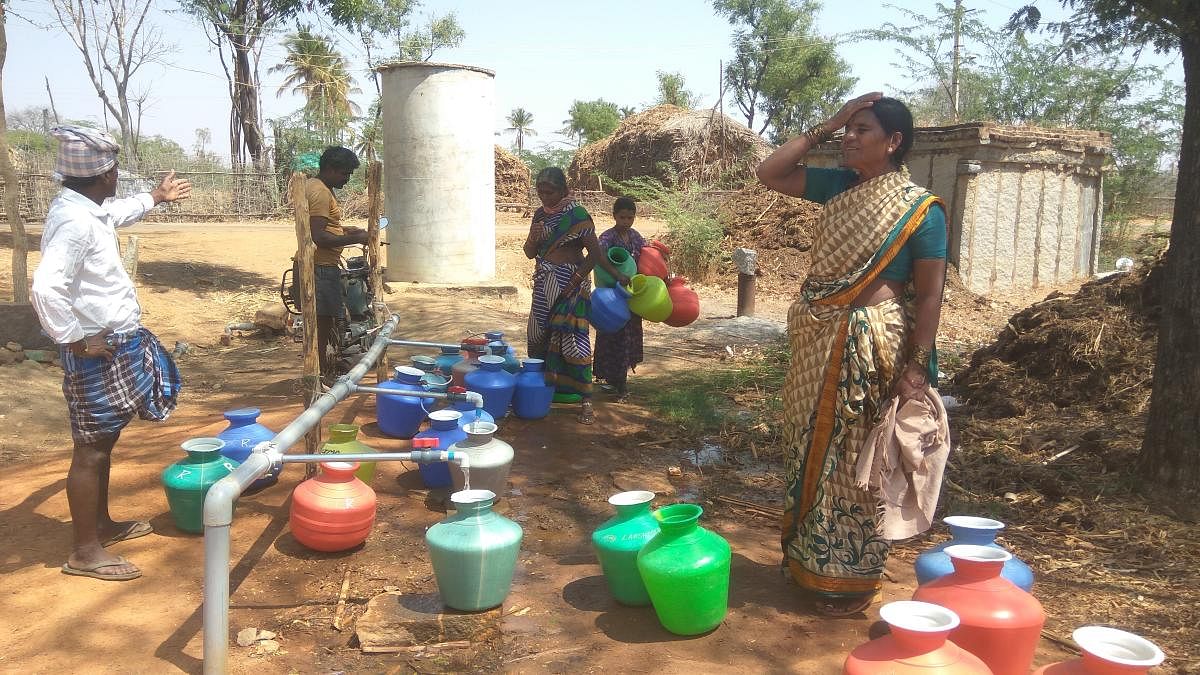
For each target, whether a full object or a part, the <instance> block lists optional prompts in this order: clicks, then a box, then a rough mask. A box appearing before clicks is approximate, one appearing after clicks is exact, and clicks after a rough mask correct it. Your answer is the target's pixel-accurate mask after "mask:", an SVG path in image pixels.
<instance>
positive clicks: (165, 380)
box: [31, 126, 192, 581]
mask: <svg viewBox="0 0 1200 675" xmlns="http://www.w3.org/2000/svg"><path fill="white" fill-rule="evenodd" d="M51 133H52V134H53V135H54V136H55V138H57V139H58V140H59V151H58V160H57V162H56V164H55V171H56V172H57V173H58V174H59V175H61V176H62V184H63V190H62V192H60V193H59V194H58V196H57V197H55V198H54V201H53V202H51V204H50V210H49V212H48V213H47V215H46V225H45V227H44V228H43V230H42V259H41V262H40V263H39V264H38V267H37V269H36V270H35V271H34V273H33V286H32V287H31V296H32V300H33V306H34V309H35V310H36V311H37V314H38V319H39V320H40V321H41V324H42V328H43V329H44V330H45V331H46V333H47V334H48V335H49V336H50V337H51V338H52V339H53V340H54V341H55V342H57V343H58V344H59V349H60V353H61V356H62V361H63V395H64V396H65V398H66V400H67V408H68V410H69V411H70V418H71V436H72V439H73V440H74V454H73V456H72V459H71V469H70V472H69V473H68V474H67V501H68V502H69V504H70V507H71V524H72V528H73V533H74V545H73V550H72V553H71V556H70V558H68V560H67V562H66V563H65V564H64V565H63V567H62V570H63V572H64V573H66V574H72V575H77V576H86V577H93V578H97V579H106V580H115V581H124V580H128V579H135V578H137V577H139V576H141V570H139V569H138V568H137V566H135V565H134V564H132V563H130V562H129V561H127V560H125V559H124V558H122V557H120V556H117V555H113V554H111V553H109V552H108V551H106V550H105V548H104V547H105V546H109V545H111V544H115V543H117V542H119V541H125V540H128V539H133V538H136V537H140V536H143V535H146V534H149V533H150V532H151V531H152V530H151V527H150V524H149V523H148V522H145V521H127V522H117V521H114V520H113V519H112V517H111V516H110V515H109V511H108V477H109V469H110V467H111V455H112V449H113V446H114V445H116V442H117V439H118V438H119V437H120V435H121V430H122V429H124V428H125V425H127V424H128V423H129V422H130V420H132V419H133V417H134V415H137V416H138V417H140V418H142V419H148V420H158V421H161V420H164V419H166V418H167V416H168V415H169V414H170V413H171V411H172V410H174V408H175V401H176V399H177V397H178V394H179V386H180V380H179V371H178V370H177V369H176V368H175V364H174V362H172V361H171V357H170V355H168V354H167V353H166V351H165V350H164V349H163V347H162V345H161V344H160V343H159V342H158V339H157V338H155V337H154V335H153V334H152V333H150V331H148V330H146V329H145V328H143V327H142V326H141V307H140V306H139V305H138V302H137V293H136V292H135V291H134V288H133V282H132V280H130V278H129V275H128V274H127V273H126V272H125V268H124V266H123V265H122V264H121V257H120V253H119V252H118V250H117V244H116V238H115V237H114V234H113V229H114V228H117V227H122V226H125V225H131V224H133V223H135V222H137V221H138V220H139V219H140V218H141V217H142V216H144V215H145V214H146V213H147V212H149V211H150V209H152V208H154V206H155V205H156V204H159V203H161V202H170V201H175V200H177V199H185V198H187V197H188V196H189V195H190V194H191V189H192V188H191V183H189V182H188V181H186V180H177V179H176V178H175V172H173V171H172V172H171V173H170V174H168V175H167V176H166V177H165V178H164V179H163V180H162V183H161V184H160V185H159V186H158V187H157V188H155V189H154V190H153V191H151V192H148V193H142V194H139V195H136V196H133V197H129V198H127V199H112V197H113V196H114V195H115V194H116V191H117V151H118V146H117V144H116V143H114V142H113V139H112V138H111V137H109V136H108V135H107V134H104V133H102V132H100V131H97V130H95V129H89V128H86V127H76V126H63V127H57V128H55V129H54V130H53V131H52V132H51Z"/></svg>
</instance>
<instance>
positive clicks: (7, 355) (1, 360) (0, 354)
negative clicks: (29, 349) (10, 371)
mask: <svg viewBox="0 0 1200 675" xmlns="http://www.w3.org/2000/svg"><path fill="white" fill-rule="evenodd" d="M24 360H25V352H10V351H8V350H7V349H0V366H7V365H11V364H13V363H20V362H22V361H24Z"/></svg>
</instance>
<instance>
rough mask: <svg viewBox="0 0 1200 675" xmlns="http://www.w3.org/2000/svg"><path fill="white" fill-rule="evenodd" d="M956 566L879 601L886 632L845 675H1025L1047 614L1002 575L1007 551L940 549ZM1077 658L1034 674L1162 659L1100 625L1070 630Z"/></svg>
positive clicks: (1132, 669) (1146, 665) (1142, 666)
mask: <svg viewBox="0 0 1200 675" xmlns="http://www.w3.org/2000/svg"><path fill="white" fill-rule="evenodd" d="M944 553H945V554H946V555H948V556H949V558H950V562H951V564H952V565H953V571H952V572H951V573H950V574H947V575H945V576H941V577H938V578H936V579H934V580H932V581H929V582H928V583H923V584H921V585H920V586H919V587H918V588H917V590H916V592H915V593H913V601H912V602H895V603H890V604H887V605H884V607H883V608H882V610H881V611H880V615H881V616H882V618H883V619H884V621H886V622H887V623H888V624H889V625H890V626H891V632H890V633H889V634H888V635H886V636H884V637H881V638H878V639H876V640H873V641H871V642H869V643H867V644H865V645H861V646H860V647H858V648H856V649H855V650H854V651H852V652H851V653H850V655H849V656H848V657H847V658H846V662H845V665H844V668H843V672H844V673H846V674H847V675H868V674H872V675H873V674H875V673H884V672H886V673H897V674H902V673H913V674H915V673H924V674H927V675H933V674H938V675H941V674H947V675H948V674H955V675H982V674H985V673H993V674H995V675H1026V674H1028V673H1029V672H1030V669H1031V668H1032V667H1033V659H1034V653H1035V651H1036V650H1037V646H1038V641H1039V640H1040V639H1041V633H1042V627H1043V626H1044V624H1045V622H1046V614H1045V611H1044V610H1043V609H1042V605H1041V603H1040V602H1038V601H1037V599H1036V598H1034V597H1033V596H1032V595H1030V594H1029V593H1028V592H1027V591H1024V590H1022V589H1021V588H1019V587H1017V585H1016V584H1014V583H1013V582H1011V581H1009V580H1008V579H1005V578H1004V577H1003V576H1001V571H1002V570H1003V568H1004V564H1005V563H1006V562H1008V561H1009V560H1011V559H1012V554H1010V553H1008V552H1007V551H1005V550H1003V549H1000V548H996V547H992V546H978V545H971V544H958V545H954V546H949V547H947V548H945V549H944ZM1074 638H1075V641H1076V642H1077V643H1078V644H1079V646H1080V647H1081V648H1082V649H1083V651H1084V656H1083V658H1081V659H1076V660H1073V661H1069V662H1065V663H1060V664H1055V665H1051V666H1045V667H1042V668H1039V669H1037V670H1036V671H1034V673H1035V675H1068V674H1072V673H1075V674H1091V675H1101V674H1105V673H1118V672H1119V673H1130V674H1132V673H1145V672H1147V671H1148V670H1149V669H1150V668H1152V667H1154V666H1156V665H1158V664H1159V663H1161V662H1162V660H1163V654H1162V651H1161V650H1160V649H1159V648H1158V647H1156V646H1155V645H1154V644H1153V643H1151V642H1149V641H1148V640H1145V639H1144V638H1141V637H1138V636H1136V635H1133V634H1131V633H1126V632H1124V631H1120V630H1116V629H1113V628H1106V627H1100V626H1088V627H1084V628H1080V629H1079V630H1077V631H1075V634H1074Z"/></svg>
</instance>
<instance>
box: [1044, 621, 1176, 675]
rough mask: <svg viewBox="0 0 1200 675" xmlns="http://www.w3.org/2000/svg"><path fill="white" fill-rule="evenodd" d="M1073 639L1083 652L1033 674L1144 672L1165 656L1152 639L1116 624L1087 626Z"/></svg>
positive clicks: (1135, 674) (1129, 674)
mask: <svg viewBox="0 0 1200 675" xmlns="http://www.w3.org/2000/svg"><path fill="white" fill-rule="evenodd" d="M1071 639H1073V640H1075V644H1077V645H1079V648H1080V649H1082V650H1083V656H1081V657H1080V658H1077V659H1072V660H1070V661H1063V662H1062V663H1055V664H1053V665H1049V666H1044V667H1042V668H1038V669H1037V670H1035V671H1033V675H1142V674H1143V673H1148V672H1150V669H1151V668H1153V667H1154V666H1157V665H1158V664H1160V663H1162V662H1163V658H1164V657H1163V653H1162V650H1161V649H1159V648H1158V646H1157V645H1155V644H1154V643H1153V642H1151V641H1149V640H1147V639H1146V638H1144V637H1141V636H1138V635H1134V634H1133V633H1126V632H1125V631H1123V630H1117V629H1116V628H1106V627H1104V626H1084V627H1083V628H1076V629H1075V632H1074V633H1072V634H1071Z"/></svg>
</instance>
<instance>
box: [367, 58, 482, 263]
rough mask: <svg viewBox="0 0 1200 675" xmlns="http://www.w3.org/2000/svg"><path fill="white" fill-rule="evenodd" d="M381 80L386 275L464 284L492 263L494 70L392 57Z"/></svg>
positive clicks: (383, 70)
mask: <svg viewBox="0 0 1200 675" xmlns="http://www.w3.org/2000/svg"><path fill="white" fill-rule="evenodd" d="M378 71H379V73H380V75H381V76H382V80H383V171H384V178H383V184H384V189H385V196H386V201H385V203H386V204H387V209H386V211H387V213H386V215H387V217H388V220H389V221H390V225H388V229H387V239H388V243H389V244H391V245H390V246H388V247H387V248H388V251H387V272H386V275H385V276H386V279H387V280H389V281H419V282H423V283H469V282H474V281H482V280H486V279H490V278H492V276H493V275H494V274H495V271H496V211H495V205H496V177H495V155H494V152H495V150H494V149H493V146H494V142H495V141H494V138H493V132H494V130H495V127H496V111H495V98H496V86H495V73H493V72H492V71H490V70H484V69H483V68H476V67H474V66H462V65H452V64H445V63H429V62H396V63H388V64H384V65H382V66H380V67H379V68H378Z"/></svg>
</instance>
